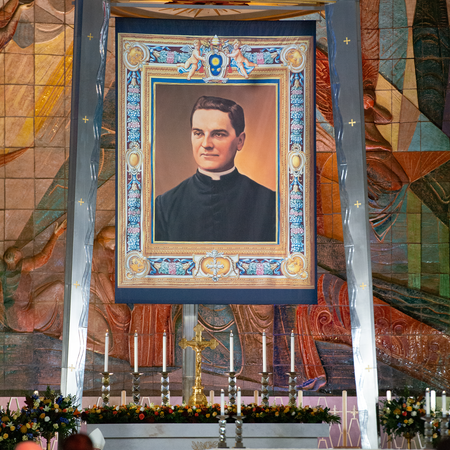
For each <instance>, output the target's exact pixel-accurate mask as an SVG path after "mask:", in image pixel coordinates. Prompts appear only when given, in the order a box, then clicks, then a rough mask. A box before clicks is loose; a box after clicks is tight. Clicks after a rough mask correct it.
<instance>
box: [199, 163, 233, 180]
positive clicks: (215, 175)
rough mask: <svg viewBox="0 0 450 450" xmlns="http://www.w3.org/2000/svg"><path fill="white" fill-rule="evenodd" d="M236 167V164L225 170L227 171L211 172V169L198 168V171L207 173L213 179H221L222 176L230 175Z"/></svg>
mask: <svg viewBox="0 0 450 450" xmlns="http://www.w3.org/2000/svg"><path fill="white" fill-rule="evenodd" d="M234 169H236V166H233V167H232V168H231V169H229V170H225V172H210V171H209V170H203V169H200V167H199V168H198V171H199V172H200V173H202V174H203V175H206V176H207V177H210V178H212V179H213V180H220V177H223V176H224V175H228V174H229V173H231V172H233V170H234Z"/></svg>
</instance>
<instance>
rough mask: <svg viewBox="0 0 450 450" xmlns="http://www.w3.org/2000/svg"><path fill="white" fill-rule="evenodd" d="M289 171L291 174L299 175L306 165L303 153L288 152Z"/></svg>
mask: <svg viewBox="0 0 450 450" xmlns="http://www.w3.org/2000/svg"><path fill="white" fill-rule="evenodd" d="M288 158H289V169H290V171H291V173H292V174H294V175H300V174H301V173H303V169H304V168H305V164H306V156H305V154H304V153H303V152H299V151H293V152H289V156H288Z"/></svg>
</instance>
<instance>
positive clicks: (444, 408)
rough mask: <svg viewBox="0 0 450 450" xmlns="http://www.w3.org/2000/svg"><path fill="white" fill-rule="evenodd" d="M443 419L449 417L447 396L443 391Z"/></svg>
mask: <svg viewBox="0 0 450 450" xmlns="http://www.w3.org/2000/svg"><path fill="white" fill-rule="evenodd" d="M442 417H447V395H446V394H445V391H442Z"/></svg>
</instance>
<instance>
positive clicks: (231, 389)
mask: <svg viewBox="0 0 450 450" xmlns="http://www.w3.org/2000/svg"><path fill="white" fill-rule="evenodd" d="M228 403H229V404H230V405H235V404H236V372H228Z"/></svg>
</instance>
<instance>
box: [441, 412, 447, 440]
mask: <svg viewBox="0 0 450 450" xmlns="http://www.w3.org/2000/svg"><path fill="white" fill-rule="evenodd" d="M440 425H441V438H447V437H448V416H444V417H442V418H441V424H440Z"/></svg>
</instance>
